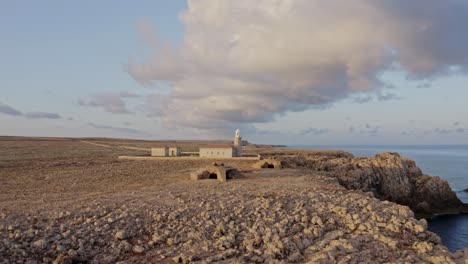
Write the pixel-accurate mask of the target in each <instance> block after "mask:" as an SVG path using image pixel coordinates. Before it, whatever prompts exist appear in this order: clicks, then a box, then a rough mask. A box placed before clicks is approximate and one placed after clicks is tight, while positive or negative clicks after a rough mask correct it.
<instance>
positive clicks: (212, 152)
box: [200, 129, 242, 158]
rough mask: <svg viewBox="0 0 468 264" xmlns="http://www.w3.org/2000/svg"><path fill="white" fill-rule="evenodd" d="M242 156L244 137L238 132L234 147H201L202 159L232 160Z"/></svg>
mask: <svg viewBox="0 0 468 264" xmlns="http://www.w3.org/2000/svg"><path fill="white" fill-rule="evenodd" d="M241 156H242V137H241V136H240V131H239V129H237V130H236V135H235V137H234V145H208V146H203V147H200V158H232V157H241Z"/></svg>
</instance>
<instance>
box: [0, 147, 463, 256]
mask: <svg viewBox="0 0 468 264" xmlns="http://www.w3.org/2000/svg"><path fill="white" fill-rule="evenodd" d="M122 151H123V150H121V149H116V148H103V147H99V146H96V145H90V144H85V143H81V142H79V141H67V140H66V141H49V140H44V141H19V142H18V141H15V142H12V141H0V263H15V262H16V263H51V262H55V263H80V262H90V263H115V262H120V263H213V262H218V263H307V262H309V263H382V262H387V263H468V250H465V251H464V252H463V251H460V252H457V253H450V252H448V250H447V249H446V248H445V247H444V246H442V245H441V244H440V239H439V237H438V236H437V235H435V234H433V233H432V232H429V231H427V230H426V225H427V223H426V221H425V220H416V219H415V218H414V217H413V216H414V215H413V211H411V210H410V209H409V208H408V207H406V206H401V205H397V204H395V203H391V202H385V201H384V202H382V201H381V200H379V199H377V198H374V196H375V194H374V192H372V191H360V190H349V189H347V188H345V187H343V185H342V183H341V184H340V179H338V178H336V177H333V176H331V175H329V173H327V172H326V171H320V170H312V169H307V168H304V167H302V168H300V167H296V168H292V169H283V170H271V169H270V170H268V169H263V170H253V169H251V167H252V165H253V163H254V161H236V162H233V161H229V160H226V161H224V163H225V164H226V165H229V166H233V167H236V168H239V169H241V170H243V171H244V177H242V178H240V179H235V180H232V181H228V182H227V183H219V182H217V181H215V180H202V181H197V182H192V181H189V180H188V178H189V172H190V170H192V169H195V168H199V167H202V166H205V165H208V164H210V163H212V161H208V160H197V161H177V160H174V161H118V160H117V159H116V158H115V157H116V156H117V155H119V154H128V151H127V152H125V153H122ZM251 151H256V150H251ZM322 154H323V153H322Z"/></svg>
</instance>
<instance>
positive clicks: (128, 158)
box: [118, 156, 259, 160]
mask: <svg viewBox="0 0 468 264" xmlns="http://www.w3.org/2000/svg"><path fill="white" fill-rule="evenodd" d="M118 158H119V159H121V160H174V159H177V160H258V159H259V158H258V157H232V158H200V157H194V156H192V157H151V156H119V157H118Z"/></svg>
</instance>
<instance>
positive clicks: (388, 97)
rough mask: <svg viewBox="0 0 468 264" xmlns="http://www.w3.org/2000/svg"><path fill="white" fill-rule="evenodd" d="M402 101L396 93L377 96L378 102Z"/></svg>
mask: <svg viewBox="0 0 468 264" xmlns="http://www.w3.org/2000/svg"><path fill="white" fill-rule="evenodd" d="M401 99H403V98H402V97H400V96H399V95H397V94H394V93H386V94H379V95H377V100H379V101H390V100H401Z"/></svg>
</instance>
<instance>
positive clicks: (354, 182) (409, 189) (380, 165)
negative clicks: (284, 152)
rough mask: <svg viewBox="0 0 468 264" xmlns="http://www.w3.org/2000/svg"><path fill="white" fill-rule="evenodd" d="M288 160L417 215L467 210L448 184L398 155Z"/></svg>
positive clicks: (311, 157)
mask: <svg viewBox="0 0 468 264" xmlns="http://www.w3.org/2000/svg"><path fill="white" fill-rule="evenodd" d="M284 159H286V160H287V163H288V165H289V166H292V167H304V168H307V169H309V170H313V171H319V172H322V173H324V174H326V175H328V176H332V177H334V178H336V179H338V181H339V183H340V184H341V185H343V186H344V187H346V188H347V189H353V190H361V191H364V192H372V193H373V194H374V195H375V196H376V197H378V198H380V199H381V200H388V201H392V202H396V203H398V204H402V205H407V206H409V207H410V208H411V209H413V210H414V211H415V212H416V213H421V214H436V213H447V212H462V211H465V210H466V209H467V206H466V205H464V204H463V203H462V202H461V201H460V200H459V199H458V198H457V196H456V194H455V193H454V192H453V191H452V189H451V188H450V186H449V184H448V182H447V181H446V180H443V179H441V178H439V177H431V176H427V175H425V174H423V173H422V171H421V169H420V168H418V167H417V166H416V164H415V162H414V161H413V160H410V159H407V158H404V157H401V156H400V155H399V154H397V153H383V154H379V155H376V156H375V157H371V158H354V157H352V156H344V155H339V156H335V155H316V154H312V155H308V154H301V155H296V156H292V157H291V156H289V157H284Z"/></svg>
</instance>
